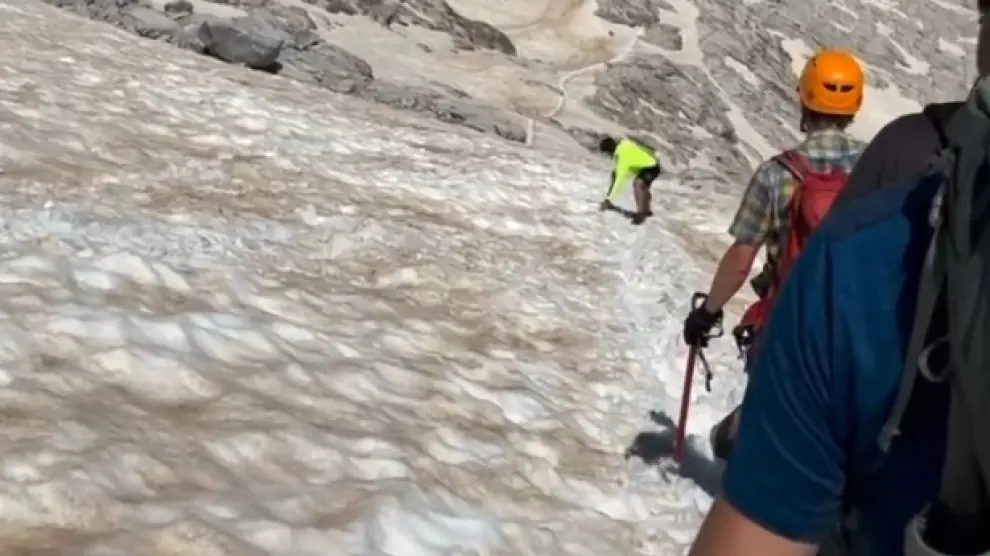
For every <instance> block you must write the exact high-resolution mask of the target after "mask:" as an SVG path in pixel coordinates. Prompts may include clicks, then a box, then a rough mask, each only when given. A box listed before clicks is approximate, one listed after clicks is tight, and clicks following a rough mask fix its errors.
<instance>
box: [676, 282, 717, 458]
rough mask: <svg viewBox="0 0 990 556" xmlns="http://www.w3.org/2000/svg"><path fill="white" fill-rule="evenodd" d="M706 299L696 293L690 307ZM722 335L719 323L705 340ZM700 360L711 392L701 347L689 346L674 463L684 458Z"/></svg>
mask: <svg viewBox="0 0 990 556" xmlns="http://www.w3.org/2000/svg"><path fill="white" fill-rule="evenodd" d="M707 299H708V296H707V295H705V294H703V293H701V292H698V293H695V294H694V297H692V298H691V307H692V308H693V309H697V308H698V307H700V306H701V304H702V303H704V302H705V301H706V300H707ZM721 335H722V323H721V322H719V323H718V324H716V325H715V328H713V329H712V332H710V333H709V334H708V336H707V337H706V339H709V340H710V339H712V338H717V337H719V336H721ZM698 359H701V364H702V365H704V367H705V388H707V389H708V391H709V392H711V391H712V387H711V380H712V371H711V368H710V367H709V366H708V362H707V361H705V354H704V352H702V351H701V346H691V350H690V351H689V352H688V358H687V368H685V369H684V390H683V392H682V393H681V414H680V416H679V417H678V418H677V436H676V438H675V440H674V461H676V462H677V463H680V462H681V459H682V458H683V457H684V441H685V439H686V437H687V420H688V410H689V409H690V407H691V386H692V384H694V365H695V363H697V362H698Z"/></svg>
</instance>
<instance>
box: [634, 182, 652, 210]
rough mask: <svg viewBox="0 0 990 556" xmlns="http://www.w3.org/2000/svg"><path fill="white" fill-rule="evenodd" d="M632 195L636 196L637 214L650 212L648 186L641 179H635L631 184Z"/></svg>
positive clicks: (650, 196)
mask: <svg viewBox="0 0 990 556" xmlns="http://www.w3.org/2000/svg"><path fill="white" fill-rule="evenodd" d="M633 195H634V197H635V198H636V212H637V213H638V214H650V213H651V212H650V202H651V198H652V195H650V188H649V186H647V185H646V184H645V183H643V181H642V180H639V179H637V180H636V183H634V184H633Z"/></svg>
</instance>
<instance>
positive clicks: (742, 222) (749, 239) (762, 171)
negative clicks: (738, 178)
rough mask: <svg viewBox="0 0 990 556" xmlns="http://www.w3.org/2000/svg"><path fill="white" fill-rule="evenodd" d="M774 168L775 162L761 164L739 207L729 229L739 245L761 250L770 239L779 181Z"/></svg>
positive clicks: (750, 181)
mask: <svg viewBox="0 0 990 556" xmlns="http://www.w3.org/2000/svg"><path fill="white" fill-rule="evenodd" d="M774 166H776V163H775V162H774V161H773V160H768V161H766V162H764V163H763V164H761V165H760V166H759V168H757V169H756V172H754V173H753V178H752V179H750V180H749V185H748V186H746V192H745V193H743V198H742V202H741V203H740V204H739V209H738V210H737V211H736V216H735V218H733V219H732V225H731V226H729V235H731V236H732V237H733V239H735V240H736V241H737V242H739V243H745V244H747V245H756V246H761V245H763V243H764V242H765V241H766V239H767V233H768V232H769V230H770V225H771V224H772V222H773V208H774V197H775V195H776V180H777V177H778V176H777V174H778V172H775V171H774Z"/></svg>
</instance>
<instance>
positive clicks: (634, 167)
mask: <svg viewBox="0 0 990 556" xmlns="http://www.w3.org/2000/svg"><path fill="white" fill-rule="evenodd" d="M598 148H599V150H601V152H603V153H605V154H608V155H611V156H612V157H613V159H614V160H615V168H614V169H613V170H612V182H611V183H610V184H609V186H608V191H607V192H606V193H605V200H603V201H602V203H601V209H602V210H609V209H612V210H616V209H618V207H617V206H615V200H616V199H618V198H619V193H621V192H622V188H623V187H625V185H626V182H627V181H629V179H630V178H632V179H633V198H634V199H635V200H636V213H635V214H633V215H632V217H631V218H632V223H633V224H642V223H643V221H644V220H646V219H647V218H648V217H650V216H653V211H652V210H650V202H651V195H650V185H652V184H653V180H655V179H657V176H659V175H660V164H659V163H658V162H657V159H656V157H654V156H653V153H651V152H650V151H649V149H647V148H646V147H644V146H642V145H640V144H639V143H637V142H635V141H633V140H632V139H629V138H628V137H624V138H622V139H619V140H618V141H616V140H615V139H613V138H611V137H605V138H604V139H602V140H601V142H600V143H599V144H598Z"/></svg>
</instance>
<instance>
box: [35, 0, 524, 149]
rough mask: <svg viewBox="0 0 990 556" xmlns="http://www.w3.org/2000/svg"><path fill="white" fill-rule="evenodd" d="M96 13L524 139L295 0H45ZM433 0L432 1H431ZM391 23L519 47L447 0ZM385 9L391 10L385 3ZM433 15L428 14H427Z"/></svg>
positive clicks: (221, 55)
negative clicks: (250, 0)
mask: <svg viewBox="0 0 990 556" xmlns="http://www.w3.org/2000/svg"><path fill="white" fill-rule="evenodd" d="M46 1H48V2H49V3H52V4H54V5H56V6H58V7H62V8H68V9H72V10H74V11H76V12H79V13H81V14H83V15H86V16H88V17H90V18H92V19H96V20H100V21H105V22H108V23H112V24H114V25H117V26H119V27H121V28H123V29H126V30H128V31H131V32H133V33H136V34H138V35H141V36H143V37H147V38H150V39H158V40H162V41H166V42H169V43H172V44H174V45H176V46H178V47H181V48H186V49H189V50H193V51H195V52H198V53H201V54H205V55H209V56H213V57H215V58H217V59H219V60H222V61H224V62H228V63H231V64H238V65H243V66H246V67H248V68H251V69H256V70H263V71H268V72H271V73H278V74H280V75H283V76H285V77H289V78H291V79H296V80H298V81H303V82H307V83H312V84H314V85H318V86H321V87H324V88H326V89H330V90H332V91H335V92H338V93H344V94H352V95H358V96H361V97H362V98H365V99H367V100H371V101H375V102H380V103H382V104H386V105H389V106H392V107H395V108H399V109H406V110H414V111H417V112H421V113H424V114H428V115H431V116H432V117H434V118H436V119H438V120H440V121H443V122H449V123H454V124H458V125H463V126H465V127H469V128H471V129H475V130H478V131H482V132H486V133H494V134H496V135H499V136H501V137H504V138H506V139H509V140H512V141H519V142H522V141H525V140H526V130H525V126H524V125H523V122H524V120H523V119H522V118H521V117H519V116H516V115H513V114H510V113H508V112H506V111H504V110H500V109H498V108H495V107H493V106H489V105H485V104H484V103H481V102H477V101H474V100H472V99H470V97H469V96H468V95H467V94H466V93H464V92H463V91H458V90H456V89H453V88H451V87H438V88H437V89H436V90H433V89H426V88H422V87H409V86H403V85H398V84H394V83H389V82H386V81H381V80H376V79H375V76H374V72H373V70H372V67H371V66H370V65H369V64H368V63H367V62H366V61H364V60H363V59H361V58H360V57H358V56H356V55H355V54H353V53H351V52H349V51H347V50H345V49H343V48H340V47H338V46H335V45H332V44H329V43H327V42H326V41H324V40H323V39H322V38H321V37H320V36H319V35H318V34H317V33H316V32H315V30H316V29H317V25H316V23H315V22H314V21H313V20H312V18H311V16H310V15H309V13H308V12H307V11H306V10H305V9H303V8H300V7H298V6H283V5H281V4H277V3H273V2H268V1H267V0H259V1H257V2H255V4H256V5H255V6H249V5H246V4H247V3H244V2H242V3H239V4H237V7H238V8H240V9H242V10H244V11H247V12H248V15H247V16H243V17H234V18H224V17H219V16H216V15H211V14H199V13H197V12H196V9H195V5H194V4H193V3H191V2H190V1H189V0H175V1H173V2H169V3H167V4H165V5H164V6H163V9H162V10H161V11H158V10H156V9H154V8H152V7H151V6H149V5H145V4H141V3H139V2H138V1H137V0H114V1H111V0H85V1H83V2H79V1H76V0H46ZM358 7H360V8H361V9H362V10H364V11H366V12H368V13H375V14H382V13H384V11H383V10H385V8H384V7H383V6H382V5H381V4H376V3H374V2H369V3H355V4H354V5H349V4H343V3H342V4H339V5H338V4H333V5H330V6H328V9H330V8H332V10H333V11H338V12H344V13H358ZM427 8H429V9H427ZM389 9H390V10H391V11H390V12H389V13H390V14H392V15H389V16H387V17H388V18H390V19H391V20H392V21H391V22H392V23H399V24H419V25H424V26H427V27H429V28H431V29H442V30H445V31H448V32H450V33H451V34H452V35H454V37H455V38H456V39H458V40H459V41H460V42H461V44H462V46H463V47H464V48H495V49H497V50H501V51H503V52H506V53H508V54H515V48H514V47H513V46H512V43H511V41H509V40H508V38H506V37H505V35H503V34H502V33H501V32H499V31H497V30H496V29H495V28H494V27H492V26H490V25H488V24H486V23H483V22H478V21H472V20H469V19H467V18H464V17H462V16H460V15H458V14H457V13H456V12H455V11H454V10H453V9H452V8H450V6H448V5H447V4H446V3H442V2H438V3H435V4H424V5H423V6H420V9H418V10H416V11H415V12H413V11H410V8H409V7H408V6H407V7H406V8H405V10H403V9H401V6H399V5H394V6H392V7H391V8H389ZM386 11H387V10H386ZM425 18H429V19H425Z"/></svg>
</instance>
